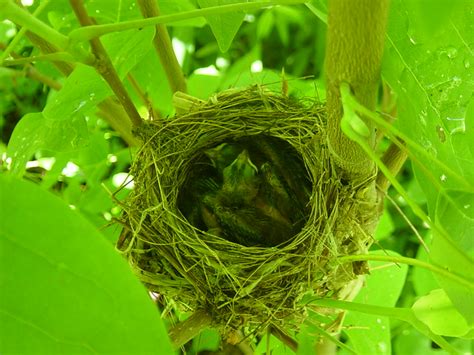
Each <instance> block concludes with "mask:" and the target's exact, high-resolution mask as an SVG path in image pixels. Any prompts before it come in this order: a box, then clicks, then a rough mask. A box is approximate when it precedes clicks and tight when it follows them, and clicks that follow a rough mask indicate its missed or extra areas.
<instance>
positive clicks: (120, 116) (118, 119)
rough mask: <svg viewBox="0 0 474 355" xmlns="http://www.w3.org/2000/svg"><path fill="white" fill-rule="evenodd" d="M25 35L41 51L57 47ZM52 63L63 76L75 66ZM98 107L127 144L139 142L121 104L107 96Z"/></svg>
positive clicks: (50, 50)
mask: <svg viewBox="0 0 474 355" xmlns="http://www.w3.org/2000/svg"><path fill="white" fill-rule="evenodd" d="M26 36H27V37H28V38H29V39H30V41H31V42H32V43H33V44H34V45H35V46H37V47H38V48H39V49H40V51H41V52H43V53H55V52H57V51H58V48H57V47H55V46H54V45H53V44H51V43H49V42H48V41H46V40H44V39H42V38H41V37H38V36H36V35H35V34H34V33H32V32H27V33H26ZM53 64H54V66H55V67H56V68H57V69H58V70H59V71H60V72H61V73H62V74H63V75H64V76H69V75H70V74H71V73H72V71H73V70H74V68H75V65H74V63H65V62H53ZM98 108H99V112H98V115H99V116H100V117H102V118H103V119H104V120H105V121H107V123H108V124H109V125H110V126H111V127H112V128H113V129H114V130H115V131H116V132H117V133H118V134H120V136H121V137H122V139H123V140H124V141H125V142H126V143H127V144H128V145H129V146H136V145H138V144H139V141H138V140H137V139H136V138H135V136H134V135H133V134H132V123H131V122H130V119H129V118H128V116H127V114H126V112H125V111H124V109H123V107H122V106H121V105H118V104H117V103H115V101H114V100H113V99H112V98H111V97H109V98H107V99H105V100H104V101H102V102H100V103H99V105H98Z"/></svg>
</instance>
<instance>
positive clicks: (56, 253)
mask: <svg viewBox="0 0 474 355" xmlns="http://www.w3.org/2000/svg"><path fill="white" fill-rule="evenodd" d="M0 215H1V216H2V223H1V225H0V252H1V256H0V270H1V273H0V285H1V289H2V295H1V297H0V328H1V333H2V336H1V341H0V352H1V353H3V354H11V353H15V354H27V353H42V354H54V353H63V354H77V353H102V354H103V353H109V354H111V353H129V354H132V353H133V354H139V353H154V354H171V353H172V350H171V345H170V342H169V339H168V337H167V334H166V330H165V328H164V326H163V323H162V321H161V320H160V317H159V313H158V311H157V309H156V307H155V305H154V304H153V303H152V301H151V300H150V299H149V297H148V296H147V293H146V291H145V289H144V288H143V286H142V285H141V284H140V283H139V282H138V280H137V279H136V278H135V277H134V276H133V274H132V273H131V271H130V269H129V268H128V266H127V264H126V263H125V261H124V260H123V259H122V258H121V257H120V256H119V255H118V254H117V253H116V252H115V250H114V249H113V247H112V246H111V245H110V244H109V243H108V242H107V241H106V240H105V238H104V237H103V236H102V235H101V234H100V233H99V232H98V231H97V230H96V229H95V228H94V227H92V226H91V225H90V224H89V223H88V222H87V221H86V220H85V219H84V218H83V217H81V216H80V215H79V214H78V213H76V212H74V211H72V210H71V209H70V208H69V207H68V206H67V205H66V204H64V202H63V201H61V200H60V199H59V198H57V197H55V196H54V195H52V194H50V193H49V192H47V191H45V190H43V189H41V188H40V187H38V186H36V185H34V184H33V183H30V182H27V181H22V180H16V179H14V178H12V177H11V176H8V175H0Z"/></svg>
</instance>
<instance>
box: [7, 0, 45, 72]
mask: <svg viewBox="0 0 474 355" xmlns="http://www.w3.org/2000/svg"><path fill="white" fill-rule="evenodd" d="M48 4H49V0H43V1H41V2H40V4H39V6H38V7H37V8H36V10H35V11H34V12H33V16H35V17H37V16H38V15H39V14H40V13H41V12H42V11H43V10H44V8H45V7H46V6H47V5H48ZM26 31H27V28H26V27H22V28H21V29H20V31H18V33H17V34H16V36H15V37H14V38H13V39H12V40H11V42H10V43H9V44H8V47H7V48H5V49H4V51H3V53H2V54H1V55H0V66H2V65H3V62H4V61H5V59H6V58H7V57H8V56H9V55H10V53H13V50H14V49H15V46H16V45H17V44H18V43H19V42H20V40H21V39H22V38H23V36H24V35H25V33H26Z"/></svg>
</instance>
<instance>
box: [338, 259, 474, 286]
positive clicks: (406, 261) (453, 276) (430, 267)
mask: <svg viewBox="0 0 474 355" xmlns="http://www.w3.org/2000/svg"><path fill="white" fill-rule="evenodd" d="M338 260H339V261H341V262H352V261H369V260H372V261H387V262H392V263H397V264H407V265H412V266H418V267H421V268H423V269H426V270H429V271H431V272H433V273H436V274H438V275H440V276H443V277H446V278H448V279H450V280H452V281H455V282H457V283H459V284H461V285H463V286H466V287H467V288H469V289H471V290H474V282H472V281H469V280H467V279H465V278H464V277H462V276H459V275H457V274H454V273H452V272H450V271H448V270H446V269H444V268H442V267H439V266H437V265H433V264H430V263H427V262H424V261H421V260H417V259H412V258H407V257H404V256H392V255H372V254H358V255H346V256H342V257H339V258H338Z"/></svg>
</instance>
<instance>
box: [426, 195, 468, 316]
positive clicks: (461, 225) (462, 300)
mask: <svg viewBox="0 0 474 355" xmlns="http://www.w3.org/2000/svg"><path fill="white" fill-rule="evenodd" d="M435 223H436V226H437V229H435V230H434V232H433V234H434V236H435V237H436V238H434V239H433V243H432V246H431V255H430V257H431V260H432V261H433V262H434V263H435V264H438V265H440V266H442V267H445V268H446V269H448V270H450V271H451V272H454V273H456V274H458V275H461V276H463V277H464V278H466V279H468V280H471V281H474V274H473V271H474V239H473V235H474V194H472V193H466V192H464V191H459V190H447V191H445V193H443V194H441V195H440V196H439V198H438V204H437V206H436V216H435ZM440 232H441V233H440ZM446 235H449V236H451V238H447V237H446ZM438 280H439V283H440V285H441V286H442V287H443V288H444V289H445V291H446V293H447V294H448V295H449V297H450V298H451V300H452V302H453V304H454V305H455V306H456V307H457V308H458V310H459V311H460V312H461V313H462V315H463V316H464V317H465V318H466V319H467V321H468V322H469V324H470V325H473V324H474V291H473V290H472V289H471V288H468V287H467V286H463V285H461V284H458V283H456V282H453V281H452V280H449V279H446V278H444V277H441V276H438Z"/></svg>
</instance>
